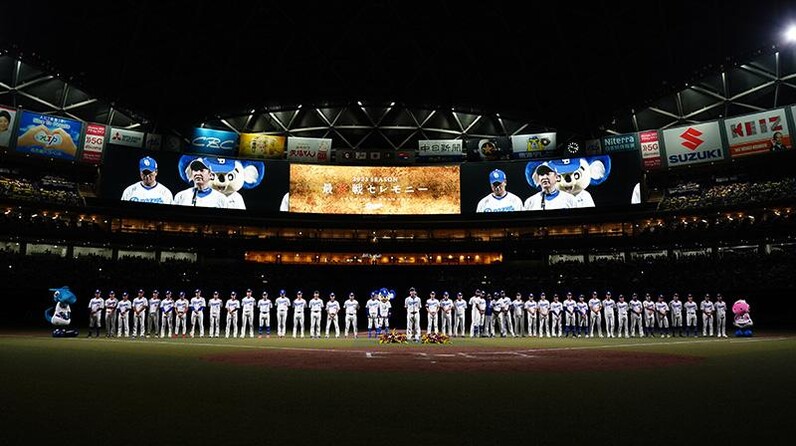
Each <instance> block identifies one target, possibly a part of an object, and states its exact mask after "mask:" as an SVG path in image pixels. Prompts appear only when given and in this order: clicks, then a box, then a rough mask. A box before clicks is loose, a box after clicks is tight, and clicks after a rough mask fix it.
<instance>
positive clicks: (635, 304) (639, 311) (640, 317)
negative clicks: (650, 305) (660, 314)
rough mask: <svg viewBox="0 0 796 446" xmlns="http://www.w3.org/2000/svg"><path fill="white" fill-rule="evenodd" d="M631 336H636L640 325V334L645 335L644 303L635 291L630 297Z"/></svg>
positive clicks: (640, 335)
mask: <svg viewBox="0 0 796 446" xmlns="http://www.w3.org/2000/svg"><path fill="white" fill-rule="evenodd" d="M629 306H630V336H633V337H635V336H636V327H638V336H639V337H640V338H642V337H644V322H643V321H644V303H642V302H641V301H640V300H638V294H636V293H633V295H632V296H631V297H630V302H629Z"/></svg>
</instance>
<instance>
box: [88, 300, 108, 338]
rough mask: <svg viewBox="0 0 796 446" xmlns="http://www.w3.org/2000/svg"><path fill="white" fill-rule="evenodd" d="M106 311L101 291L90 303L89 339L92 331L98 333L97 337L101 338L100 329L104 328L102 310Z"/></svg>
mask: <svg viewBox="0 0 796 446" xmlns="http://www.w3.org/2000/svg"><path fill="white" fill-rule="evenodd" d="M103 309H105V299H103V298H102V295H101V294H100V291H99V290H97V291H96V292H95V293H94V297H93V298H92V299H91V300H90V301H88V311H89V321H88V337H89V338H90V337H91V329H92V328H93V329H94V331H95V332H96V337H99V329H100V327H102V310H103Z"/></svg>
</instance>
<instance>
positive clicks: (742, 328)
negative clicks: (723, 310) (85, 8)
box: [732, 299, 752, 338]
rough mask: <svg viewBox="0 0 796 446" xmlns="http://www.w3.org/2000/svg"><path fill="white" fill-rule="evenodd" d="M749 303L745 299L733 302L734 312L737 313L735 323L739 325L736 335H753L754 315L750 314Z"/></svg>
mask: <svg viewBox="0 0 796 446" xmlns="http://www.w3.org/2000/svg"><path fill="white" fill-rule="evenodd" d="M750 311H751V309H750V307H749V304H748V303H746V301H745V300H744V299H738V300H736V301H735V303H734V304H732V312H733V314H734V315H735V320H734V321H733V325H735V326H736V327H737V330H735V336H736V337H746V338H748V337H751V336H752V316H751V314H750Z"/></svg>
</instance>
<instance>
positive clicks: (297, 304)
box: [293, 291, 307, 338]
mask: <svg viewBox="0 0 796 446" xmlns="http://www.w3.org/2000/svg"><path fill="white" fill-rule="evenodd" d="M306 307H307V301H306V300H305V299H304V294H303V293H302V292H301V291H297V292H296V298H295V299H293V337H294V338H295V337H296V330H297V329H298V326H299V325H301V337H302V338H303V337H304V309H305V308H306Z"/></svg>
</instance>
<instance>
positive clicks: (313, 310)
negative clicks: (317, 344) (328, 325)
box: [307, 290, 323, 339]
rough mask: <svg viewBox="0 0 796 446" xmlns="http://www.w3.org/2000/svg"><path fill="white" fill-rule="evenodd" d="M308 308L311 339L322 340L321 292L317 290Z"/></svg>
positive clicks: (313, 293)
mask: <svg viewBox="0 0 796 446" xmlns="http://www.w3.org/2000/svg"><path fill="white" fill-rule="evenodd" d="M307 306H309V307H310V338H318V339H320V338H321V316H322V315H323V299H321V292H320V291H318V290H315V291H313V292H312V299H310V301H309V303H308V304H307Z"/></svg>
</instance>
